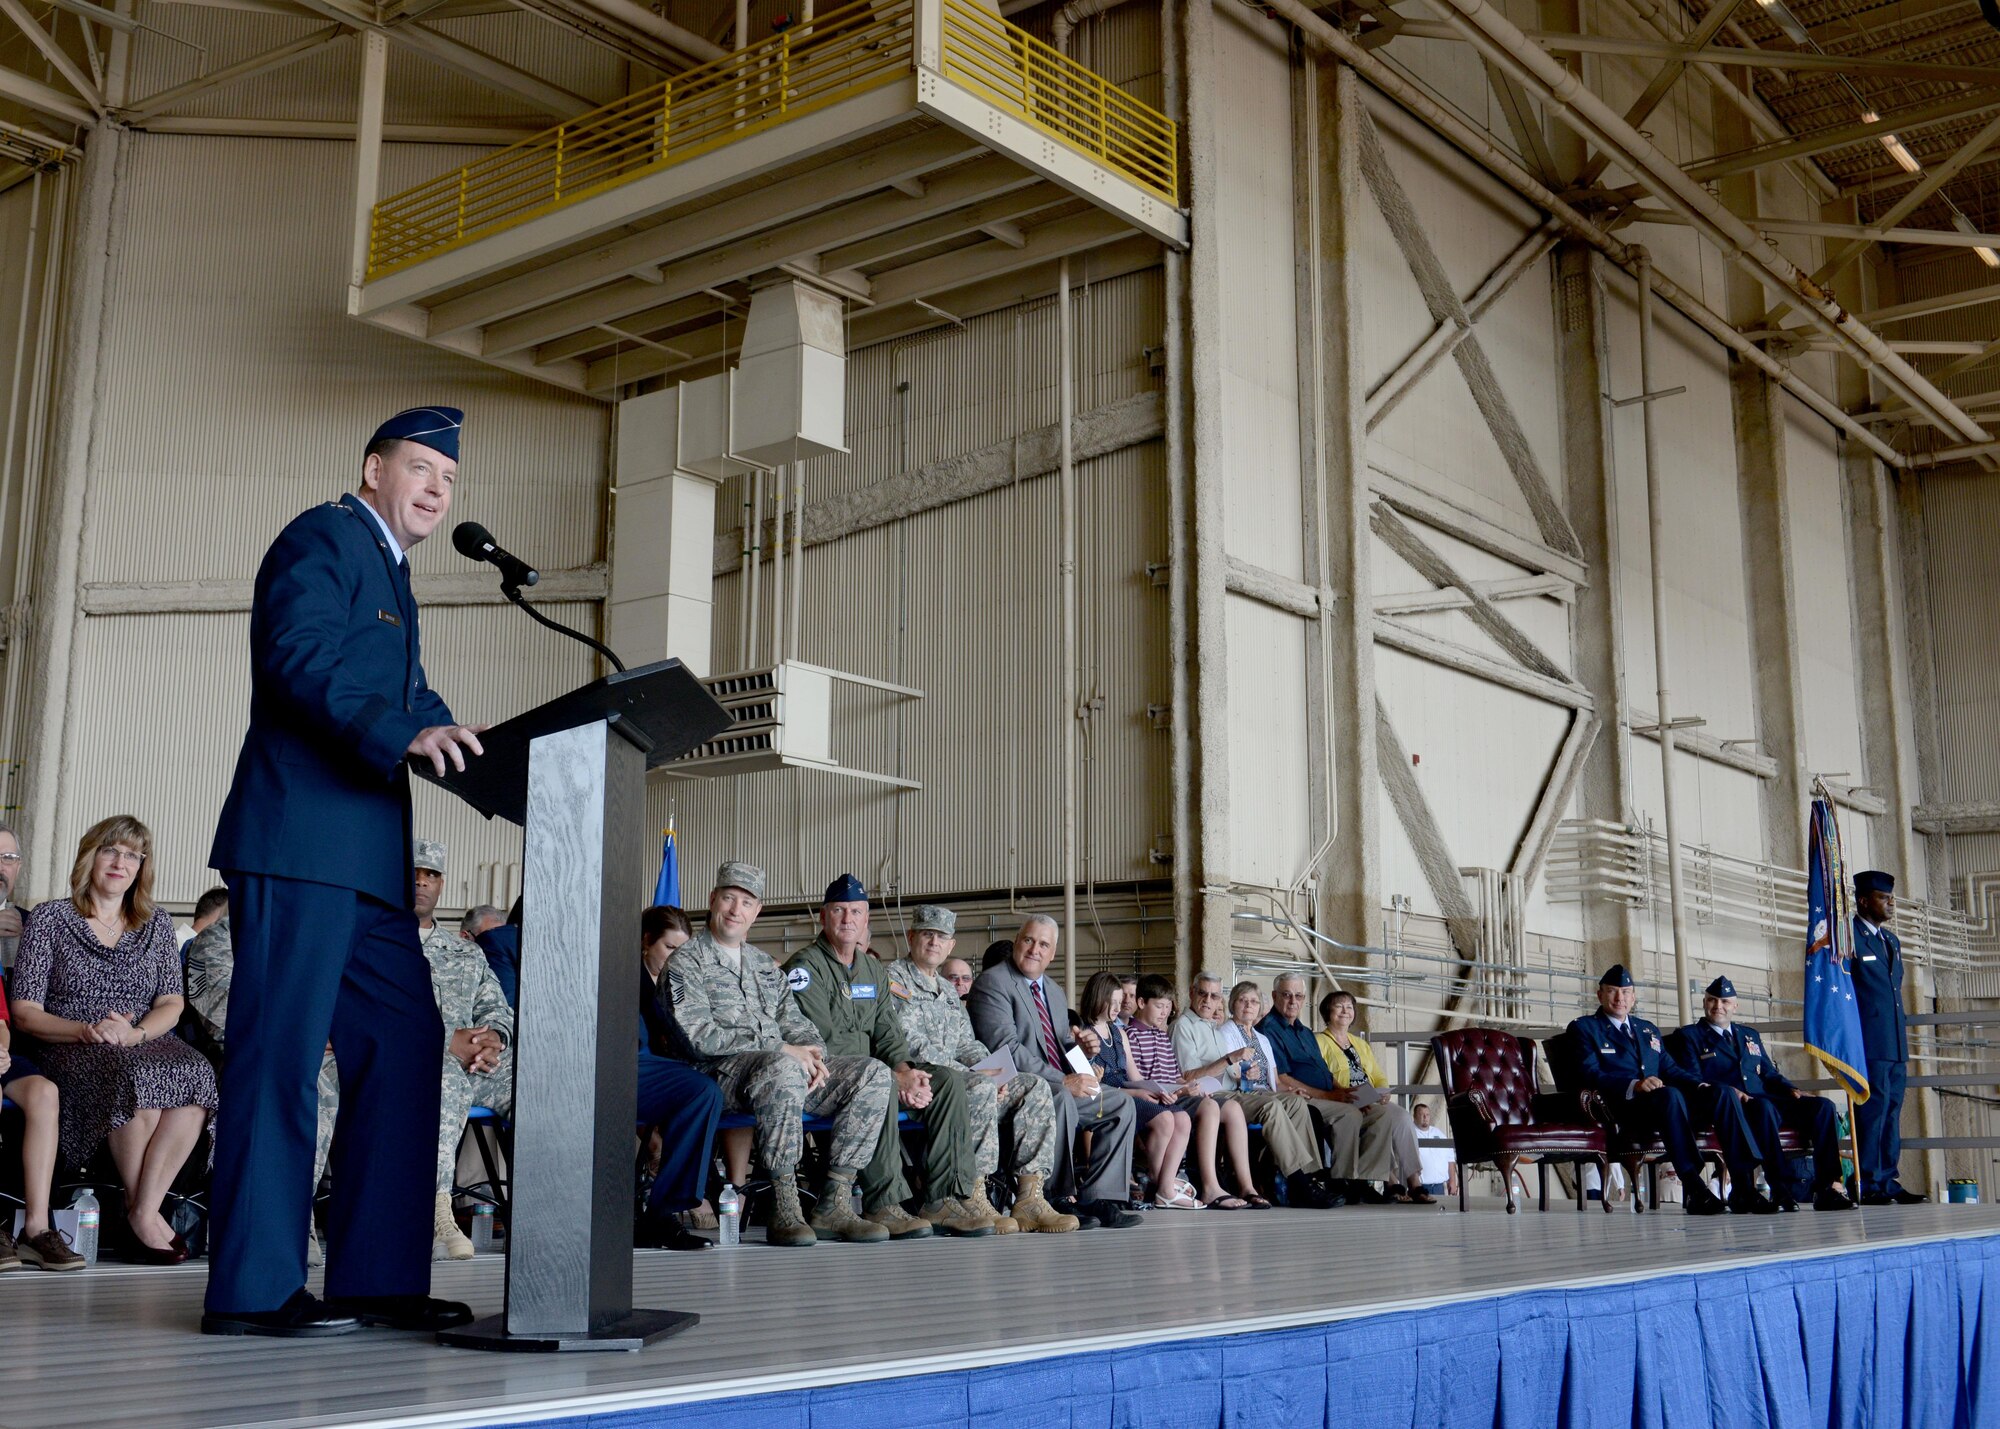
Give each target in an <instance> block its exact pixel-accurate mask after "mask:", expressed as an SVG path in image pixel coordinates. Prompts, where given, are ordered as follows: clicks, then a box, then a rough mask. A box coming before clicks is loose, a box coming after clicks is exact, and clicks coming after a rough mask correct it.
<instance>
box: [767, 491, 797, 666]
mask: <svg viewBox="0 0 2000 1429" xmlns="http://www.w3.org/2000/svg"><path fill="white" fill-rule="evenodd" d="M797 470H798V467H797V466H795V465H794V466H781V467H779V468H778V469H777V470H776V471H774V472H772V473H771V501H772V504H773V505H774V506H776V508H777V515H776V518H775V519H774V520H773V521H772V522H771V663H772V664H773V665H775V664H777V663H778V662H779V661H781V660H783V659H784V658H785V484H786V482H788V481H790V480H792V479H793V477H792V473H794V472H796V471H797Z"/></svg>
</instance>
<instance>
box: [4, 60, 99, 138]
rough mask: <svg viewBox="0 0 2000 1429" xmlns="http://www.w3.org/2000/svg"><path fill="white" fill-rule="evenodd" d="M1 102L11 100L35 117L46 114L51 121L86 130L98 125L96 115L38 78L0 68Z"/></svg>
mask: <svg viewBox="0 0 2000 1429" xmlns="http://www.w3.org/2000/svg"><path fill="white" fill-rule="evenodd" d="M0 99H11V100H13V101H14V102H15V103H16V104H19V105H22V106H23V107H25V108H28V109H32V110H34V111H35V112H36V113H37V114H46V115H48V116H49V117H50V118H51V119H65V120H68V121H69V122H70V123H71V124H81V125H84V126H86V127H88V126H89V125H92V124H95V123H96V122H97V116H96V115H95V114H93V113H92V112H91V111H90V110H89V109H88V108H86V107H85V106H84V105H82V104H80V103H78V102H77V101H76V100H74V99H72V98H70V96H69V95H67V94H64V93H63V92H62V91H61V90H60V89H57V88H55V87H54V86H53V85H47V84H43V83H42V82H41V81H40V80H38V79H29V78H28V76H26V75H25V74H22V73H20V72H19V71H18V70H11V69H6V68H0Z"/></svg>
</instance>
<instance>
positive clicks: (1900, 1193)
mask: <svg viewBox="0 0 2000 1429" xmlns="http://www.w3.org/2000/svg"><path fill="white" fill-rule="evenodd" d="M1930 1199H1931V1198H1930V1197H1929V1196H1919V1195H1918V1194H1917V1193H1916V1192H1915V1191H1905V1190H1904V1189H1903V1188H1902V1187H1901V1186H1898V1187H1897V1188H1896V1189H1895V1190H1893V1191H1891V1192H1890V1193H1889V1200H1890V1201H1891V1202H1892V1203H1894V1204H1895V1205H1898V1206H1922V1205H1928V1204H1929V1203H1930Z"/></svg>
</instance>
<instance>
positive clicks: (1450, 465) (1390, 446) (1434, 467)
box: [1360, 105, 1562, 520]
mask: <svg viewBox="0 0 2000 1429" xmlns="http://www.w3.org/2000/svg"><path fill="white" fill-rule="evenodd" d="M1371 113H1373V114H1374V115H1375V117H1376V126H1377V128H1378V129H1379V130H1380V132H1381V135H1382V143H1383V147H1384V149H1385V150H1386V151H1387V153H1388V157H1389V163H1390V167H1391V168H1392V169H1393V171H1394V173H1395V175H1396V179H1397V181H1398V182H1399V183H1400V184H1401V186H1402V188H1403V190H1404V192H1405V193H1406V194H1407V195H1408V196H1409V199H1410V203H1411V205H1412V207H1414V208H1415V210H1416V212H1417V216H1418V218H1419V219H1420V220H1421V221H1422V225H1423V229H1424V233H1425V236H1426V238H1428V240H1429V242H1430V244H1431V247H1432V249H1433V250H1434V251H1435V253H1436V254H1437V258H1438V261H1439V262H1440V263H1441V264H1442V265H1443V266H1444V269H1445V272H1446V273H1447V274H1449V275H1450V277H1451V280H1452V283H1453V285H1454V287H1456V289H1457V292H1458V296H1459V297H1460V298H1461V299H1463V298H1467V297H1470V296H1471V295H1472V293H1473V291H1474V290H1475V289H1477V288H1478V287H1479V286H1480V284H1481V283H1482V282H1483V281H1484V280H1485V279H1486V276H1487V275H1488V274H1489V273H1490V272H1491V271H1492V270H1493V269H1494V268H1496V267H1498V266H1499V265H1500V263H1501V261H1502V260H1503V259H1505V258H1506V257H1507V255H1508V254H1509V253H1510V252H1511V251H1512V250H1513V249H1514V247H1515V245H1517V244H1518V243H1519V242H1520V241H1521V240H1522V238H1524V237H1525V236H1526V235H1527V234H1528V233H1529V232H1530V231H1531V230H1532V229H1534V228H1535V227H1537V226H1538V225H1539V224H1540V222H1541V215H1539V214H1538V213H1537V212H1536V211H1535V210H1534V209H1533V208H1532V207H1531V206H1530V205H1529V204H1527V203H1526V202H1525V201H1524V200H1522V199H1520V198H1518V197H1516V196H1515V195H1514V194H1512V193H1511V192H1509V191H1507V190H1504V189H1502V188H1501V187H1500V185H1498V184H1497V183H1495V182H1493V180H1492V179H1490V178H1488V177H1487V176H1486V175H1485V174H1484V173H1483V172H1482V171H1479V170H1477V169H1475V168H1474V166H1473V165H1472V164H1471V163H1470V162H1469V161H1468V160H1466V159H1464V158H1463V157H1462V156H1460V155H1458V154H1456V153H1455V152H1453V151H1451V150H1449V149H1448V148H1447V147H1446V146H1445V145H1443V144H1442V143H1441V142H1439V141H1438V140H1436V139H1435V138H1427V137H1425V136H1424V135H1422V134H1421V133H1420V132H1419V131H1418V130H1417V129H1416V128H1415V127H1414V126H1413V125H1412V124H1410V123H1409V122H1408V121H1407V120H1402V119H1399V118H1398V117H1397V115H1396V114H1395V113H1394V112H1392V111H1390V109H1389V108H1388V106H1387V105H1377V106H1376V107H1375V108H1374V109H1372V110H1371ZM1360 237H1361V259H1360V261H1361V265H1362V272H1363V273H1364V275H1365V278H1364V281H1363V283H1362V285H1361V298H1362V312H1361V333H1362V340H1363V343H1364V345H1365V347H1366V350H1367V367H1366V372H1367V376H1366V378H1365V381H1366V385H1367V387H1368V389H1369V390H1371V391H1372V390H1373V389H1374V388H1375V387H1376V386H1377V385H1378V384H1379V383H1380V382H1381V381H1382V380H1383V379H1384V378H1385V377H1387V376H1388V375H1389V373H1390V372H1391V371H1393V370H1394V368H1395V367H1396V365H1397V364H1398V363H1400V362H1402V361H1403V360H1404V358H1405V357H1407V356H1408V355H1409V354H1410V353H1411V352H1412V351H1414V350H1415V349H1416V348H1417V346H1418V345H1419V344H1420V343H1422V342H1423V340H1424V339H1425V338H1426V337H1427V336H1429V334H1430V331H1431V328H1432V321H1431V317H1430V313H1429V310H1428V309H1427V308H1426V306H1425V304H1424V300H1423V295H1422V294H1421V292H1420V291H1419V290H1418V287H1417V283H1416V280H1415V279H1414V278H1413V277H1412V276H1411V267H1410V262H1409V260H1408V259H1407V258H1406V257H1405V256H1404V254H1403V252H1402V250H1401V248H1400V247H1399V246H1398V245H1397V242H1396V239H1395V237H1394V236H1393V234H1392V233H1391V232H1390V230H1389V226H1388V224H1387V223H1386V222H1384V220H1383V218H1382V214H1381V210H1380V209H1379V208H1378V207H1377V206H1376V204H1375V202H1374V200H1373V198H1372V197H1369V196H1368V195H1367V194H1366V193H1365V192H1364V195H1363V202H1362V221H1361V235H1360ZM1550 282H1551V270H1550V267H1549V260H1548V259H1547V258H1543V259H1541V260H1539V261H1538V262H1536V263H1535V264H1534V265H1533V266H1532V267H1531V268H1530V269H1529V270H1528V271H1527V272H1526V273H1523V274H1522V275H1521V276H1520V278H1519V279H1518V280H1516V282H1515V284H1514V286H1513V288H1512V289H1510V290H1509V291H1508V293H1507V294H1506V296H1505V297H1503V298H1501V299H1500V301H1499V302H1497V303H1496V304H1494V305H1493V306H1492V307H1491V308H1490V309H1488V310H1487V312H1486V314H1485V315H1484V316H1483V317H1481V318H1480V319H1479V322H1478V325H1477V327H1476V328H1475V329H1474V331H1475V333H1476V335H1477V337H1478V340H1479V343H1480V346H1481V347H1482V348H1483V349H1484V350H1485V352H1486V355H1487V358H1488V359H1489V361H1490V362H1491V365H1492V367H1493V370H1494V372H1495V374H1496V375H1497V377H1498V379H1499V384H1500V389H1501V392H1502V393H1503V394H1504V396H1505V398H1506V400H1507V403H1508V405H1509V406H1510V407H1511V408H1512V409H1513V412H1514V415H1515V417H1516V419H1517V420H1518V422H1519V424H1520V426H1521V429H1522V431H1523V432H1524V433H1525V434H1526V435H1527V438H1528V444H1529V446H1530V448H1531V449H1532V450H1533V451H1534V454H1535V459H1536V461H1537V463H1538V464H1539V465H1540V467H1541V469H1542V470H1543V472H1544V473H1546V474H1547V475H1548V477H1549V480H1550V482H1551V483H1552V484H1553V485H1555V486H1557V487H1560V485H1561V482H1560V480H1559V479H1558V476H1559V473H1560V472H1561V469H1562V467H1561V459H1562V443H1561V441H1560V439H1559V431H1560V429H1559V425H1558V422H1559V418H1558V415H1557V398H1558V394H1559V392H1560V384H1559V383H1558V382H1557V381H1556V378H1555V371H1556V368H1555V329H1554V325H1553V323H1552V322H1551V321H1550V317H1549V284H1550ZM1369 440H1370V444H1371V446H1374V445H1379V446H1380V447H1383V448H1386V449H1387V450H1389V451H1391V452H1393V453H1395V454H1396V455H1397V456H1399V457H1401V458H1402V459H1403V461H1402V462H1401V463H1399V466H1400V467H1401V468H1402V469H1405V470H1408V469H1410V468H1412V467H1414V468H1415V470H1416V471H1417V472H1418V473H1420V477H1421V480H1422V481H1423V484H1424V485H1426V486H1427V487H1429V488H1430V489H1432V490H1434V491H1437V492H1439V493H1440V494H1444V495H1449V496H1451V497H1452V498H1453V499H1454V500H1457V501H1460V502H1461V503H1463V504H1466V505H1469V506H1471V507H1472V508H1473V509H1475V510H1479V511H1481V512H1483V513H1485V514H1488V515H1492V516H1495V517H1496V518H1497V519H1506V518H1509V517H1511V518H1515V519H1517V520H1518V519H1519V518H1522V517H1525V516H1526V515H1527V512H1528V505H1527V502H1526V501H1525V500H1524V499H1523V498H1522V496H1521V490H1520V487H1519V486H1518V485H1516V484H1515V481H1514V479H1513V477H1512V475H1511V474H1510V473H1509V471H1508V468H1507V464H1506V462H1505V460H1504V459H1503V457H1502V455H1501V451H1500V448H1499V446H1498V444H1497V443H1496V442H1495V441H1494V438H1493V433H1492V429H1491V428H1490V427H1489V426H1488V425H1487V423H1486V420H1485V418H1483V417H1482V416H1481V415H1480V413H1479V409H1478V408H1477V407H1476V406H1475V405H1474V402H1473V397H1472V392H1471V390H1470V389H1469V388H1468V387H1467V386H1466V382H1465V378H1464V376H1463V375H1462V373H1461V372H1460V369H1459V366H1458V364H1457V362H1455V361H1452V360H1446V361H1442V362H1439V363H1438V364H1437V365H1436V366H1435V367H1433V368H1432V370H1431V371H1430V372H1429V373H1428V374H1427V375H1426V376H1425V377H1424V378H1423V379H1422V381H1421V382H1419V383H1418V384H1417V385H1416V387H1415V388H1413V389H1412V390H1411V392H1410V394H1409V395H1408V396H1407V397H1405V398H1404V399H1403V400H1402V401H1401V403H1399V404H1398V405H1397V406H1396V408H1395V409H1394V410H1393V411H1392V412H1390V414H1389V415H1388V417H1387V418H1386V419H1385V420H1384V421H1383V422H1382V423H1381V425H1380V426H1378V427H1377V428H1376V429H1375V430H1374V431H1373V432H1371V433H1370V434H1369Z"/></svg>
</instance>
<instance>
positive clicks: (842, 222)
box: [479, 154, 1040, 357]
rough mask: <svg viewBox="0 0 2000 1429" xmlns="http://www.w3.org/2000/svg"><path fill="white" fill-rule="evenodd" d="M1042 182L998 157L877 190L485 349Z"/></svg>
mask: <svg viewBox="0 0 2000 1429" xmlns="http://www.w3.org/2000/svg"><path fill="white" fill-rule="evenodd" d="M1038 182H1040V180H1039V179H1038V178H1037V177H1036V175H1034V174H1033V173H1031V172H1029V171H1028V170H1026V169H1023V168H1022V167H1021V166H1020V165H1019V164H1016V163H1015V162H1014V161H1013V160H1011V159H1006V158H1002V157H1001V156H1000V155H997V154H995V155H991V156H989V157H987V158H984V159H975V160H974V161H973V162H972V163H969V164H966V165H963V166H962V167H960V168H957V169H954V170H952V171H951V172H949V173H946V174H942V175H940V176H939V177H938V178H937V179H936V180H935V181H934V182H932V183H931V184H930V186H929V187H928V188H927V189H926V190H925V192H924V196H923V197H922V198H919V199H913V198H905V197H903V195H902V194H900V193H887V194H878V195H876V196H875V197H873V198H864V199H859V200H857V201H855V202H854V203H850V204H846V205H843V206H842V207H840V208H836V209H832V210H829V211H827V212H824V213H817V214H814V215H812V216H811V217H809V218H802V219H798V220H796V221H794V222H792V223H787V224H782V225H780V226H779V227H777V228H773V229H769V230H767V231H765V232H763V233H759V234H756V235H754V236H752V237H749V238H745V239H742V240H740V241H738V242H736V243H731V244H728V245H726V246H724V247H722V248H719V249H711V250H709V251H706V252H701V253H697V254H695V255H693V256H692V257H689V258H684V259H682V260H681V261H680V262H678V263H673V264H667V265H662V266H661V267H660V269H659V273H658V275H657V277H655V278H654V279H652V280H651V281H648V280H646V279H642V278H623V279H620V280H618V281H616V282H613V283H607V284H606V285H605V286H603V287H601V288H595V289H592V290H591V291H589V292H587V293H582V294H579V295H578V296H576V297H574V298H568V299H565V300H564V301H562V302H560V303H554V304H551V305H550V306H548V307H545V308H537V309H535V310H534V311H532V312H528V313H523V314H522V315H521V316H520V317H517V318H508V319H506V320H505V321H502V322H497V323H494V324H493V325H492V326H491V327H489V328H487V329H486V330H485V332H484V333H483V334H482V336H481V340H480V348H479V350H480V352H481V353H482V354H484V355H486V356H489V357H491V356H499V355H501V354H505V353H509V352H519V351H520V350H521V349H523V348H527V347H538V346H540V345H541V344H542V343H545V342H553V341H554V340H555V339H557V338H560V337H566V336H567V335H569V334H570V333H573V332H576V331H577V330H579V329H580V328H586V327H593V326H595V325H597V324H599V323H607V322H609V323H615V322H618V321H620V320H621V319H623V318H625V317H627V316H629V315H631V314H632V313H637V312H644V311H645V310H646V309H648V308H652V307H657V306H659V305H661V304H662V303H666V302H671V301H673V300H674V299H676V298H686V297H692V296H694V295H695V294H696V293H699V292H702V291H704V290H706V289H709V288H713V287H716V286H718V285H719V284H722V283H731V282H736V281H738V280H740V279H743V278H747V277H749V276H750V275H751V274H752V273H757V272H762V271H763V270H764V269H767V268H776V267H778V266H779V265H780V264H784V263H791V262H797V261H799V260H801V259H815V258H817V257H818V255H819V254H820V252H821V251H822V250H824V249H827V248H831V247H833V246H834V245H836V244H838V243H840V242H841V241H842V240H844V239H850V238H863V237H866V236H868V235H870V234H872V233H883V232H887V231H889V230H891V229H895V228H900V227H902V226H903V225H904V224H906V223H909V222H912V221H914V220H917V219H922V218H929V217H931V216H932V215H934V214H938V213H944V212H947V211H949V210H951V209H954V208H958V207H962V206H963V205H965V204H969V203H975V202H977V201H979V200H981V199H985V198H990V197H992V196H993V195H995V194H998V193H1005V192H1008V191H1011V190H1015V189H1023V188H1027V187H1029V186H1030V185H1032V184H1035V183H1038Z"/></svg>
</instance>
